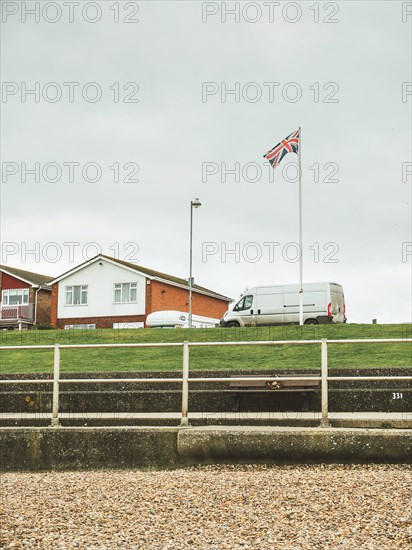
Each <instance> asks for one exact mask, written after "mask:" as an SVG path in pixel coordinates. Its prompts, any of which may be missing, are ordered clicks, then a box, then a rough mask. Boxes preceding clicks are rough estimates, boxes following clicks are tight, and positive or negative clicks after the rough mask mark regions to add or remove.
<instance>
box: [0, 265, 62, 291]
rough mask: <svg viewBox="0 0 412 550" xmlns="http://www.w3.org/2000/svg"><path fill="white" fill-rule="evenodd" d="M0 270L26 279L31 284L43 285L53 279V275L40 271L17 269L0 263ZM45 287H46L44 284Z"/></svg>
mask: <svg viewBox="0 0 412 550" xmlns="http://www.w3.org/2000/svg"><path fill="white" fill-rule="evenodd" d="M0 271H5V272H6V273H9V274H10V275H12V276H13V277H16V278H17V279H22V280H24V281H27V282H29V283H30V284H32V285H38V286H45V285H46V284H47V283H49V282H50V281H52V280H53V277H50V276H49V275H41V274H40V273H33V272H32V271H25V270H24V269H17V268H16V267H10V266H8V265H0ZM45 288H48V287H46V286H45Z"/></svg>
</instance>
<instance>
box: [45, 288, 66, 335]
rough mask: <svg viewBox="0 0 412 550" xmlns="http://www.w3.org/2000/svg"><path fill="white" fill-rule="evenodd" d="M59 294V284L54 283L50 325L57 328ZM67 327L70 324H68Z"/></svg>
mask: <svg viewBox="0 0 412 550" xmlns="http://www.w3.org/2000/svg"><path fill="white" fill-rule="evenodd" d="M58 293H59V283H54V285H53V286H52V292H51V304H50V323H51V324H52V325H54V326H55V327H57V301H58ZM66 324H67V325H68V324H69V323H66Z"/></svg>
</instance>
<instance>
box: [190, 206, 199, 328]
mask: <svg viewBox="0 0 412 550" xmlns="http://www.w3.org/2000/svg"><path fill="white" fill-rule="evenodd" d="M199 206H202V203H201V202H200V200H199V199H194V200H192V201H191V202H190V269H189V271H190V273H189V328H192V291H193V276H192V256H193V253H192V241H193V208H199Z"/></svg>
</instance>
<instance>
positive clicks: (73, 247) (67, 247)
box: [1, 241, 140, 265]
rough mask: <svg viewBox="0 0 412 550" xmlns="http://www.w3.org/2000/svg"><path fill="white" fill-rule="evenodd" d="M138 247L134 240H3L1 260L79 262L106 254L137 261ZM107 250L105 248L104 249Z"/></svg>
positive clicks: (2, 261)
mask: <svg viewBox="0 0 412 550" xmlns="http://www.w3.org/2000/svg"><path fill="white" fill-rule="evenodd" d="M139 250H140V247H139V245H138V243H136V242H133V241H131V242H125V243H121V242H113V243H111V244H110V245H109V246H106V245H103V244H100V243H98V242H96V241H89V242H83V243H81V242H80V241H65V242H61V243H59V242H56V241H49V242H43V243H42V242H40V241H21V242H16V241H3V242H2V243H1V263H2V264H7V263H8V262H11V261H15V260H17V261H18V262H20V263H23V264H24V263H33V262H34V263H51V264H56V263H59V262H61V261H64V262H65V263H69V264H76V265H77V264H80V263H83V262H87V261H88V260H91V259H92V258H94V257H95V256H98V255H99V254H106V255H108V256H110V257H112V258H114V259H116V260H122V261H127V262H131V263H139V257H138V253H139ZM106 251H108V252H106Z"/></svg>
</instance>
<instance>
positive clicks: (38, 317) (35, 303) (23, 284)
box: [0, 265, 53, 330]
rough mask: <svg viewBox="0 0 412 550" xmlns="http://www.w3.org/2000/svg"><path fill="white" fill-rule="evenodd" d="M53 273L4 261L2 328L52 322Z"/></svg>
mask: <svg viewBox="0 0 412 550" xmlns="http://www.w3.org/2000/svg"><path fill="white" fill-rule="evenodd" d="M52 279H53V277H49V276H48V275H40V274H39V273H32V272H31V271H24V270H23V269H16V268H14V267H9V266H6V265H0V291H1V304H0V328H10V329H12V328H19V329H20V330H21V329H22V328H30V327H33V325H36V324H49V323H50V304H51V289H50V287H49V286H47V283H49V282H50V281H51V280H52Z"/></svg>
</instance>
